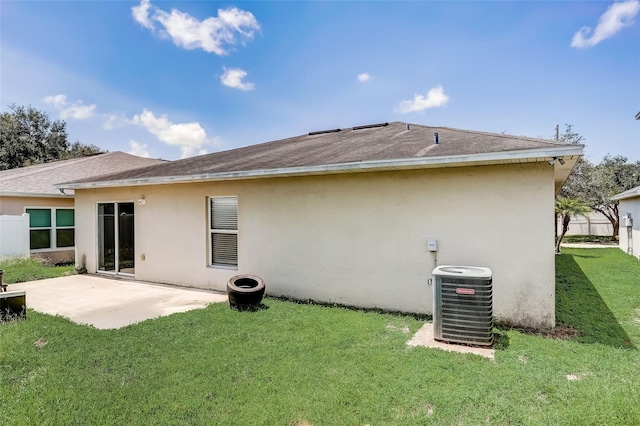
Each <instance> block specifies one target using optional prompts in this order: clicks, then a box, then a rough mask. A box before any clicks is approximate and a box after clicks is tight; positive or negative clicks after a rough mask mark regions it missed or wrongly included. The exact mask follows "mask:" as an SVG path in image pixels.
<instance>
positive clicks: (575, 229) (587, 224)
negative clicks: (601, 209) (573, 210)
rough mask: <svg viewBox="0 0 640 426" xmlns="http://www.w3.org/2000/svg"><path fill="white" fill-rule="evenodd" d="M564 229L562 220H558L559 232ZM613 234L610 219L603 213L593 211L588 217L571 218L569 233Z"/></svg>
mask: <svg viewBox="0 0 640 426" xmlns="http://www.w3.org/2000/svg"><path fill="white" fill-rule="evenodd" d="M561 230H562V220H559V221H558V233H560V231H561ZM612 234H613V226H612V225H611V222H609V219H607V218H606V217H605V215H603V214H602V213H598V212H591V213H589V214H588V215H587V216H586V217H585V216H576V217H572V218H571V222H569V229H568V230H567V235H598V236H600V235H605V236H611V235H612Z"/></svg>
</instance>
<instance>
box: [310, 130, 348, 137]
mask: <svg viewBox="0 0 640 426" xmlns="http://www.w3.org/2000/svg"><path fill="white" fill-rule="evenodd" d="M341 131H342V129H331V130H319V131H317V132H309V136H313V135H322V134H324V133H338V132H341Z"/></svg>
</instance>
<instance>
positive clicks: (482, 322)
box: [434, 276, 493, 346]
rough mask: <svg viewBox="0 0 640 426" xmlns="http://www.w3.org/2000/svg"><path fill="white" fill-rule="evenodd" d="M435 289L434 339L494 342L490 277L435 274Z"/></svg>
mask: <svg viewBox="0 0 640 426" xmlns="http://www.w3.org/2000/svg"><path fill="white" fill-rule="evenodd" d="M435 290H436V295H435V296H436V311H435V312H434V331H435V337H436V339H437V340H442V341H446V342H452V343H464V344H473V345H482V346H490V345H492V344H493V289H492V280H491V278H489V279H485V278H482V279H480V278H476V279H474V278H456V277H448V276H436V289H435Z"/></svg>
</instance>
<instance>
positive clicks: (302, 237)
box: [76, 163, 555, 327]
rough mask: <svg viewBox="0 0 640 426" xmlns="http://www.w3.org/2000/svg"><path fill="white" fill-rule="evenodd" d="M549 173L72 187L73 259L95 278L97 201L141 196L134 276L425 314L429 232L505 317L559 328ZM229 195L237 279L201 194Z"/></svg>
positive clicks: (438, 172)
mask: <svg viewBox="0 0 640 426" xmlns="http://www.w3.org/2000/svg"><path fill="white" fill-rule="evenodd" d="M552 173H553V171H552V168H550V167H549V166H548V165H547V164H546V163H542V164H532V163H528V164H522V165H504V166H485V167H473V168H470V167H466V168H447V169H431V170H420V171H405V172H376V173H354V174H341V175H327V176H316V177H296V178H272V179H261V180H246V181H227V182H211V183H199V184H174V185H158V186H147V187H132V188H120V189H102V190H77V191H76V249H77V259H81V258H82V257H83V256H84V257H85V258H86V262H87V264H86V266H87V269H88V270H89V272H96V257H97V256H96V235H97V230H96V226H97V220H96V203H97V202H101V201H134V202H136V206H135V215H136V217H135V224H136V235H135V238H136V273H135V277H136V279H140V280H147V281H155V282H163V283H172V284H180V285H185V286H193V287H199V288H205V289H216V290H225V285H226V282H227V280H228V279H229V278H230V277H231V276H233V275H235V274H237V273H251V274H256V275H258V276H260V277H262V278H263V279H264V280H265V281H266V283H267V292H268V293H269V294H271V295H284V296H289V297H293V298H299V299H315V300H318V301H324V302H334V303H339V304H345V305H357V306H363V307H371V308H373V307H376V308H383V309H388V310H398V311H407V312H419V313H431V310H432V291H433V290H432V288H431V287H430V286H429V285H428V278H430V277H431V271H432V270H433V268H434V267H435V258H434V255H433V253H430V252H428V251H427V238H428V237H433V238H437V241H438V249H439V250H438V253H437V261H438V265H443V264H454V265H477V266H487V267H490V268H491V269H492V270H493V274H494V313H495V315H496V317H497V319H499V320H501V321H503V322H509V323H512V324H518V325H522V326H531V327H551V326H553V325H554V323H555V315H554V311H555V304H554V300H555V278H554V274H555V273H554V272H555V266H554V261H555V259H554V254H553V244H554V238H553V235H554V224H553V220H554V213H553V206H554V198H553V197H554V182H553V175H552ZM221 195H236V196H238V200H239V201H238V203H239V243H238V244H239V268H238V270H225V269H216V268H211V267H208V266H207V263H208V262H207V259H208V256H209V255H208V244H207V240H208V230H207V214H208V210H207V197H208V196H221ZM142 198H144V199H145V205H138V203H137V200H139V199H142ZM143 256H144V259H145V260H141V259H142V257H143Z"/></svg>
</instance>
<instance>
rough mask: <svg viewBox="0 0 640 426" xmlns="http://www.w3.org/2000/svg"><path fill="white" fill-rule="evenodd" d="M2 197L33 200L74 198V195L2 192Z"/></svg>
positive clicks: (0, 194) (0, 192) (0, 193)
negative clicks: (29, 198)
mask: <svg viewBox="0 0 640 426" xmlns="http://www.w3.org/2000/svg"><path fill="white" fill-rule="evenodd" d="M0 197H22V198H25V197H31V198H73V194H61V193H59V192H58V193H57V194H47V193H44V192H43V193H35V192H2V191H0Z"/></svg>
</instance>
